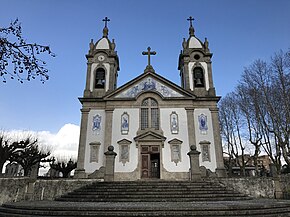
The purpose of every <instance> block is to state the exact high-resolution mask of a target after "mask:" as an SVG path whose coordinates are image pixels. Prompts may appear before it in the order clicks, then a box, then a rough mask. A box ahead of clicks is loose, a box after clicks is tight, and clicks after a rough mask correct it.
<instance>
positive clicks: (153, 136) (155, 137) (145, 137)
mask: <svg viewBox="0 0 290 217" xmlns="http://www.w3.org/2000/svg"><path fill="white" fill-rule="evenodd" d="M134 140H135V141H136V142H140V141H143V142H148V141H159V142H164V141H165V140H166V137H164V136H163V135H160V134H158V133H155V132H152V131H148V132H144V133H142V134H140V135H138V136H136V137H135V138H134Z"/></svg>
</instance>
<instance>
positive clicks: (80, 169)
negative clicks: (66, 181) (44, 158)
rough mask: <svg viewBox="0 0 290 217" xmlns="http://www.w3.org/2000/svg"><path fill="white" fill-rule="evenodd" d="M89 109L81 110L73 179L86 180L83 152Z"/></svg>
mask: <svg viewBox="0 0 290 217" xmlns="http://www.w3.org/2000/svg"><path fill="white" fill-rule="evenodd" d="M89 111H90V110H89V109H82V110H81V112H82V119H81V129H80V140H79V150H78V161H77V168H76V170H75V174H74V177H75V178H86V173H85V168H84V166H85V152H86V140H87V127H88V117H89Z"/></svg>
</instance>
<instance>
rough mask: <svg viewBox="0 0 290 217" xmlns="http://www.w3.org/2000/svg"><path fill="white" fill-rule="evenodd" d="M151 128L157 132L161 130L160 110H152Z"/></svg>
mask: <svg viewBox="0 0 290 217" xmlns="http://www.w3.org/2000/svg"><path fill="white" fill-rule="evenodd" d="M151 127H152V128H154V129H155V130H158V129H159V115H158V108H152V109H151Z"/></svg>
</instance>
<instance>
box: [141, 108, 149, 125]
mask: <svg viewBox="0 0 290 217" xmlns="http://www.w3.org/2000/svg"><path fill="white" fill-rule="evenodd" d="M146 128H148V109H147V108H141V129H142V130H145V129H146Z"/></svg>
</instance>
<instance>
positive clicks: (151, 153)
mask: <svg viewBox="0 0 290 217" xmlns="http://www.w3.org/2000/svg"><path fill="white" fill-rule="evenodd" d="M141 161H142V162H141V178H142V179H150V178H151V179H160V148H159V146H156V145H152V146H151V145H143V146H141Z"/></svg>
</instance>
